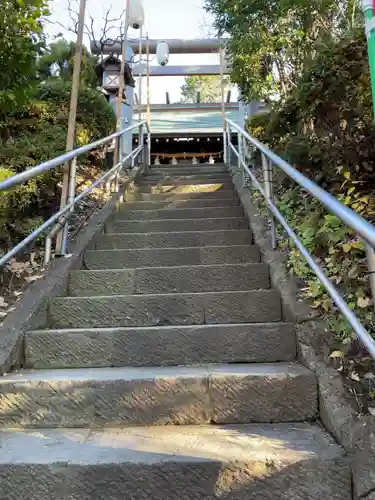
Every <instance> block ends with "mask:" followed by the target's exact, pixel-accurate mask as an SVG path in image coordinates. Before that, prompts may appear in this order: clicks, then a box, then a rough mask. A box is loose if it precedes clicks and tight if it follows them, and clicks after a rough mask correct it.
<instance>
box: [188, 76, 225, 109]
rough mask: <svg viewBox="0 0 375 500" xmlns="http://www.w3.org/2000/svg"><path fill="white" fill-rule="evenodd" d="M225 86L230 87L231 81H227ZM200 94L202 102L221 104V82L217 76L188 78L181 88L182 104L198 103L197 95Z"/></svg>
mask: <svg viewBox="0 0 375 500" xmlns="http://www.w3.org/2000/svg"><path fill="white" fill-rule="evenodd" d="M225 86H226V87H228V86H229V79H228V78H226V79H225ZM198 91H199V92H200V98H201V102H221V81H220V77H219V76H216V75H202V76H198V75H197V76H187V77H186V78H185V83H184V84H183V85H182V87H181V94H182V102H191V103H194V102H197V93H198Z"/></svg>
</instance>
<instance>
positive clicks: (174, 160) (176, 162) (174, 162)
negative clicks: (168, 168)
mask: <svg viewBox="0 0 375 500" xmlns="http://www.w3.org/2000/svg"><path fill="white" fill-rule="evenodd" d="M177 164H178V161H177V160H176V157H175V156H174V157H173V158H172V165H177Z"/></svg>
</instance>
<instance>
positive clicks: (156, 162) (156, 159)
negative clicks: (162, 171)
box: [154, 156, 160, 165]
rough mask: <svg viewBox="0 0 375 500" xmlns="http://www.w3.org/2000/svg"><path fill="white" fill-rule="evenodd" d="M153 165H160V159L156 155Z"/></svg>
mask: <svg viewBox="0 0 375 500" xmlns="http://www.w3.org/2000/svg"><path fill="white" fill-rule="evenodd" d="M154 165H160V160H159V157H158V156H157V157H156V158H155V162H154Z"/></svg>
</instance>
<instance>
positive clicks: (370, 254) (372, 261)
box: [365, 243, 375, 306]
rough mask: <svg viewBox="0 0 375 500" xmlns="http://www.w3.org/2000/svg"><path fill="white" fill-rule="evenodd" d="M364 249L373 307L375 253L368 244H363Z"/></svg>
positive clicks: (374, 300) (374, 297)
mask: <svg viewBox="0 0 375 500" xmlns="http://www.w3.org/2000/svg"><path fill="white" fill-rule="evenodd" d="M365 248H366V256H367V268H368V275H369V281H370V289H371V295H372V302H373V305H374V306H375V251H374V249H373V248H372V247H371V246H370V245H369V244H368V243H365Z"/></svg>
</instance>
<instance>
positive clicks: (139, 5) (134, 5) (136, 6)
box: [129, 0, 145, 30]
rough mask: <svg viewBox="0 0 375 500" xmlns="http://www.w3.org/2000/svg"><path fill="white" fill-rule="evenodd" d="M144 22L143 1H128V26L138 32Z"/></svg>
mask: <svg viewBox="0 0 375 500" xmlns="http://www.w3.org/2000/svg"><path fill="white" fill-rule="evenodd" d="M144 22H145V13H144V9H143V0H130V2H129V25H130V26H131V27H132V28H134V29H135V30H139V28H140V27H141V26H143V24H144Z"/></svg>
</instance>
